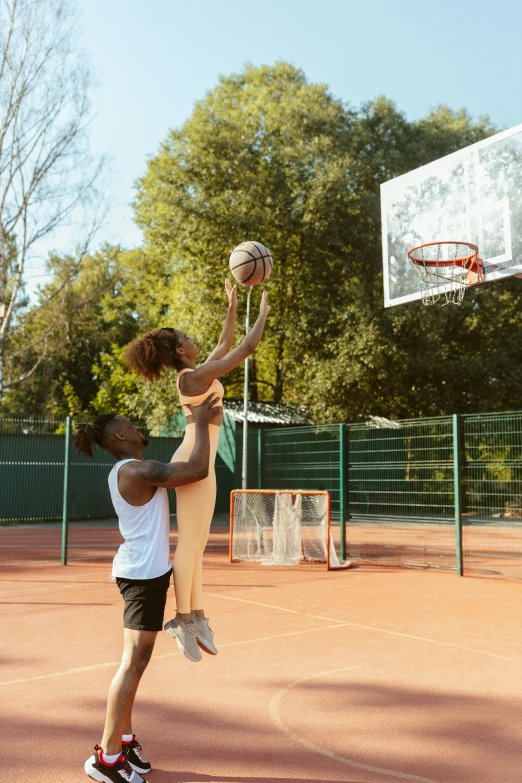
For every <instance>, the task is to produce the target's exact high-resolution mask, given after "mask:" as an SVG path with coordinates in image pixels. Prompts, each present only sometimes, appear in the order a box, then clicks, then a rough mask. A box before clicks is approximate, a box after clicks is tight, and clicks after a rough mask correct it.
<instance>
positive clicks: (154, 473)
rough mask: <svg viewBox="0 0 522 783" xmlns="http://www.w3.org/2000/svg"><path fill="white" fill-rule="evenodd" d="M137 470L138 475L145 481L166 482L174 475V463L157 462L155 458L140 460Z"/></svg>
mask: <svg viewBox="0 0 522 783" xmlns="http://www.w3.org/2000/svg"><path fill="white" fill-rule="evenodd" d="M135 470H136V475H137V476H139V478H141V479H142V480H143V481H150V482H152V483H154V484H164V483H165V481H167V480H168V479H169V478H170V476H171V475H172V465H165V463H164V462H156V460H153V459H148V460H145V461H144V462H140V463H139V465H138V466H137V467H136V469H135Z"/></svg>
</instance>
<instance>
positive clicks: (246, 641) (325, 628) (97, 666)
mask: <svg viewBox="0 0 522 783" xmlns="http://www.w3.org/2000/svg"><path fill="white" fill-rule="evenodd" d="M345 625H346V623H336V625H327V626H322V627H321V628H307V629H306V630H304V631H290V632H289V633H280V634H276V635H274V636H260V637H259V638H258V639H244V640H241V641H238V642H227V643H226V644H220V645H219V649H220V650H221V649H222V648H223V647H238V646H240V645H242V644H254V643H256V642H266V641H270V639H284V638H285V637H287V636H300V635H301V634H305V633H316V632H317V631H328V630H332V629H333V628H343V627H344V626H345ZM177 655H181V652H180V651H179V650H176V652H172V653H164V654H163V655H153V656H152V658H151V660H160V659H161V658H174V657H175V656H177ZM120 663H121V661H108V662H107V663H94V664H93V665H92V666H80V667H79V668H77V669H66V670H65V671H62V672H52V673H51V674H40V675H39V676H37V677H21V678H20V679H18V680H3V681H2V682H0V686H1V685H17V684H18V683H21V682H34V681H35V680H50V679H52V678H53V677H65V676H66V675H68V674H82V673H83V672H92V671H96V670H97V669H107V668H109V667H110V666H119V665H120Z"/></svg>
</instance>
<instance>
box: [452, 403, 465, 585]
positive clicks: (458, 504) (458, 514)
mask: <svg viewBox="0 0 522 783" xmlns="http://www.w3.org/2000/svg"><path fill="white" fill-rule="evenodd" d="M460 429H461V428H460V415H459V414H458V413H454V414H453V494H454V503H455V547H456V552H455V554H456V561H457V574H458V575H459V576H462V575H463V573H464V568H463V561H462V492H461V475H462V471H461V437H460Z"/></svg>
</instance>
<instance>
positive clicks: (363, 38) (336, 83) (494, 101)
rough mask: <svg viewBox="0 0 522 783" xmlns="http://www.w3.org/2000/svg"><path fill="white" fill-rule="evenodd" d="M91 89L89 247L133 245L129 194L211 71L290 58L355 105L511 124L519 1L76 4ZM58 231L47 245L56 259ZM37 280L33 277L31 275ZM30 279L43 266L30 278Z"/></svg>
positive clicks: (520, 56) (521, 20) (517, 81)
mask: <svg viewBox="0 0 522 783" xmlns="http://www.w3.org/2000/svg"><path fill="white" fill-rule="evenodd" d="M78 5H79V8H80V10H81V29H79V43H80V45H81V46H83V47H84V48H85V50H86V51H87V52H88V54H89V55H90V58H91V61H92V65H93V68H94V71H95V73H96V76H97V79H98V84H97V87H96V88H95V90H94V92H93V96H92V103H93V111H94V112H95V113H96V117H95V119H94V121H93V124H92V147H93V150H94V151H95V152H98V153H106V154H108V155H109V156H110V157H111V159H112V160H111V169H110V172H109V174H110V181H111V194H110V195H111V198H112V201H113V207H112V209H111V212H110V213H109V215H108V217H107V220H106V224H105V226H104V228H103V230H102V232H101V234H100V236H99V240H109V241H113V242H120V243H121V244H122V245H124V246H126V247H131V246H133V245H135V244H137V243H139V241H140V234H139V232H138V230H137V229H136V227H135V226H134V224H133V222H132V210H131V208H130V206H129V204H130V201H131V200H132V197H133V184H134V182H135V180H136V178H137V177H139V176H140V175H141V174H142V173H143V172H144V170H145V166H146V161H147V158H148V157H149V156H151V155H153V154H154V153H155V152H156V151H157V149H158V146H159V144H160V142H161V141H162V139H164V138H165V136H166V134H167V132H168V130H169V128H173V127H176V126H179V125H180V124H182V123H183V121H184V120H185V119H186V118H187V117H188V116H189V114H190V113H191V110H192V107H193V105H194V102H195V101H197V100H198V99H200V98H201V97H203V95H204V94H205V92H206V91H207V90H209V89H212V87H213V86H214V85H215V83H216V80H217V78H218V76H219V75H220V74H227V73H231V72H236V71H239V70H240V69H241V68H242V67H243V65H244V63H245V62H246V61H250V62H252V63H254V64H255V65H261V64H263V63H273V62H275V61H276V60H278V59H284V60H288V61H290V62H291V63H293V64H294V65H296V66H298V67H301V68H302V69H303V70H304V71H305V73H306V75H307V77H308V78H309V79H310V80H311V81H318V82H323V83H326V84H328V85H329V87H330V89H331V91H332V93H333V94H334V95H336V96H338V97H339V98H341V99H343V100H344V101H347V102H349V103H351V104H353V105H357V104H359V103H361V102H363V101H367V100H369V99H372V98H374V97H376V96H377V95H379V94H384V95H386V96H387V97H388V98H391V99H392V100H393V101H395V102H396V104H397V106H398V107H399V108H400V109H402V110H403V111H404V112H405V113H406V115H407V116H408V118H410V119H414V118H416V117H421V116H423V115H424V114H426V112H427V111H428V110H429V109H430V107H431V106H434V105H436V104H438V103H446V104H448V105H449V106H451V107H452V108H454V109H456V108H459V107H461V106H465V107H467V108H468V110H469V111H470V112H471V113H472V114H473V115H474V116H478V115H481V114H489V115H490V117H491V119H492V120H493V122H494V123H495V124H497V125H498V126H501V127H510V126H513V125H516V124H518V123H520V122H522V46H521V43H520V31H521V30H522V3H521V2H520V0H498V1H497V2H496V3H491V2H485V0H475V2H472V1H471V0H453V2H450V1H449V0H438V2H435V1H434V0H418V2H413V0H395V2H392V1H391V0H387V1H386V0H366V2H364V1H363V0H357V2H355V0H345V1H344V2H343V1H342V0H315V2H314V1H313V0H263V2H257V3H255V2H240V1H239V0H197V2H190V0H189V1H188V2H187V0H148V2H146V3H144V2H143V0H78ZM66 242H67V235H66V233H65V232H63V233H62V232H58V233H57V234H56V236H55V237H53V239H52V242H51V246H52V247H54V248H56V249H57V250H62V249H65V245H66ZM34 271H35V272H36V271H37V270H36V269H35V270H34ZM40 271H41V270H40Z"/></svg>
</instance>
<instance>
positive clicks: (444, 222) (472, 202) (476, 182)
mask: <svg viewBox="0 0 522 783" xmlns="http://www.w3.org/2000/svg"><path fill="white" fill-rule="evenodd" d="M381 216H382V251H383V268H384V305H385V307H391V306H393V305H398V304H402V303H403V302H412V301H414V300H416V299H421V291H420V285H419V279H418V276H417V274H416V272H415V269H414V268H413V265H412V263H411V262H410V261H409V260H408V250H409V249H410V248H412V247H416V246H418V245H422V244H425V243H427V242H436V241H439V240H456V241H459V240H461V241H466V242H472V243H473V244H475V245H477V246H478V250H479V258H481V259H482V261H483V263H484V282H485V283H490V282H492V281H494V280H498V279H500V278H503V277H510V276H512V275H516V274H521V273H522V125H517V126H516V127H515V128H511V129H510V130H507V131H503V132H502V133H497V134H496V135H495V136H490V137H489V138H488V139H484V140H483V141H479V142H477V143H476V144H472V145H471V146H469V147H466V148H465V149H462V150H459V151H458V152H453V153H451V155H447V156H446V157H444V158H440V159H439V160H436V161H433V162H432V163H428V164H427V165H426V166H421V167H420V168H418V169H415V170H414V171H410V172H409V173H408V174H403V175H402V176H400V177H396V179H392V180H390V181H389V182H385V183H384V184H383V185H381ZM451 288H452V286H451V284H448V286H447V289H448V290H450V289H451Z"/></svg>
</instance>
